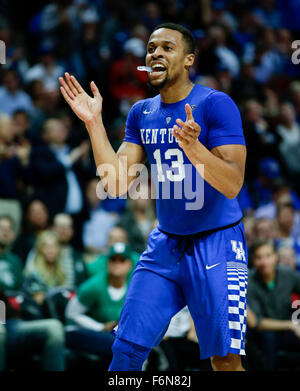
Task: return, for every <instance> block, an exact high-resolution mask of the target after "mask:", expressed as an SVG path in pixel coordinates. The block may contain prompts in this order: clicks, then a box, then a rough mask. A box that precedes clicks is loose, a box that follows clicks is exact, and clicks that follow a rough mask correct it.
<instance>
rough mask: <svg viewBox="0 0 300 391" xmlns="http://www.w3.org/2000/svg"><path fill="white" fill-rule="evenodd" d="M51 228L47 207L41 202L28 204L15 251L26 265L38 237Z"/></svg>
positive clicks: (36, 201) (35, 201) (33, 201)
mask: <svg viewBox="0 0 300 391" xmlns="http://www.w3.org/2000/svg"><path fill="white" fill-rule="evenodd" d="M48 226H49V213H48V209H47V207H46V205H45V204H44V203H43V202H41V201H40V200H32V201H30V202H29V203H28V205H27V207H26V209H25V211H24V214H23V226H22V230H21V233H20V234H19V236H18V237H17V240H16V242H15V244H14V247H13V251H14V252H15V253H16V254H17V255H18V256H19V257H20V258H21V260H22V262H23V265H25V261H26V258H27V256H28V254H29V252H30V250H31V249H32V248H33V247H34V244H35V240H36V238H37V236H38V235H39V234H40V233H42V232H43V231H44V230H46V229H47V228H48Z"/></svg>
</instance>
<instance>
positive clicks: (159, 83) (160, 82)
mask: <svg viewBox="0 0 300 391" xmlns="http://www.w3.org/2000/svg"><path fill="white" fill-rule="evenodd" d="M166 82H167V76H164V77H159V78H151V77H148V83H149V85H150V86H151V87H152V88H155V89H158V90H160V89H161V88H163V86H164V85H165V84H166Z"/></svg>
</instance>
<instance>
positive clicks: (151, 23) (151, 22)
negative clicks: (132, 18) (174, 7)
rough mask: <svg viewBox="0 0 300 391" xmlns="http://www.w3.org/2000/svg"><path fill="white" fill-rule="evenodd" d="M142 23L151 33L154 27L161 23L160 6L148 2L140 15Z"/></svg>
mask: <svg viewBox="0 0 300 391" xmlns="http://www.w3.org/2000/svg"><path fill="white" fill-rule="evenodd" d="M142 22H143V24H144V25H145V26H146V28H147V29H148V31H152V30H153V29H154V27H156V26H158V25H159V24H160V23H162V22H163V19H162V17H161V10H160V6H159V5H158V4H157V3H155V2H153V1H149V2H148V3H147V4H146V5H145V8H144V10H143V14H142Z"/></svg>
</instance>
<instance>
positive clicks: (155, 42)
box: [147, 39, 176, 47]
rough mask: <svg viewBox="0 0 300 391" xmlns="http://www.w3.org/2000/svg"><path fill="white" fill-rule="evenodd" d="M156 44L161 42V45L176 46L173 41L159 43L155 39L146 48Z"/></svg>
mask: <svg viewBox="0 0 300 391" xmlns="http://www.w3.org/2000/svg"><path fill="white" fill-rule="evenodd" d="M157 42H161V43H162V44H171V45H174V46H176V43H175V42H173V41H166V40H164V41H159V40H157V39H154V40H153V41H150V42H148V45H147V47H148V46H151V45H155V44H157Z"/></svg>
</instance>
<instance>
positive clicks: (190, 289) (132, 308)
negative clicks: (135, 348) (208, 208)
mask: <svg viewBox="0 0 300 391" xmlns="http://www.w3.org/2000/svg"><path fill="white" fill-rule="evenodd" d="M247 270H248V269H247V246H246V242H245V233H244V227H243V224H242V222H239V223H238V224H237V225H235V226H233V227H229V228H225V229H222V230H219V231H216V232H213V233H209V234H207V235H200V236H197V235H192V236H184V237H182V236H181V237H179V236H176V235H170V234H167V233H164V232H162V231H160V230H159V229H158V228H155V229H154V230H153V231H152V232H151V233H150V236H149V239H148V244H147V248H146V250H145V251H144V252H143V254H142V255H141V257H140V259H139V261H138V263H137V265H136V267H135V269H134V272H133V275H132V278H131V281H130V284H129V287H128V291H127V294H126V297H125V301H124V305H123V308H122V311H121V315H120V320H119V323H118V326H117V327H116V330H114V332H113V333H114V334H115V335H116V336H117V337H119V338H123V339H125V340H128V341H131V342H134V343H136V344H139V345H142V346H145V347H148V348H152V347H153V346H157V345H159V343H160V341H161V340H162V338H163V336H164V334H165V332H166V331H167V329H168V326H169V323H170V320H171V318H172V317H173V316H174V315H175V314H176V313H177V312H178V311H180V310H181V309H182V308H183V307H184V306H185V305H187V306H188V308H189V311H190V313H191V316H192V318H193V321H194V324H195V329H196V333H197V337H198V341H199V348H200V358H201V359H205V358H208V357H211V356H214V355H218V356H226V355H227V353H228V352H230V353H234V354H239V355H244V354H245V333H246V293H247Z"/></svg>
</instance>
